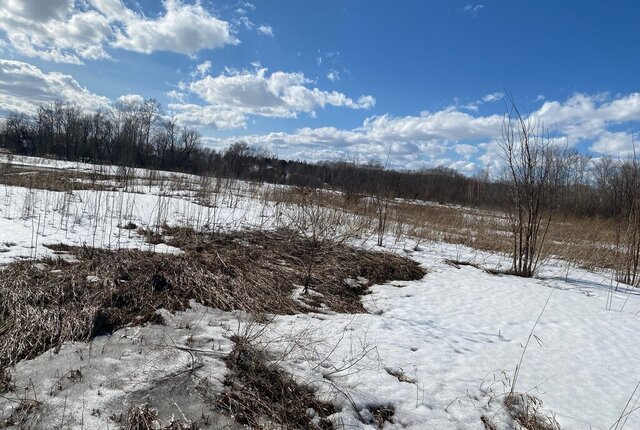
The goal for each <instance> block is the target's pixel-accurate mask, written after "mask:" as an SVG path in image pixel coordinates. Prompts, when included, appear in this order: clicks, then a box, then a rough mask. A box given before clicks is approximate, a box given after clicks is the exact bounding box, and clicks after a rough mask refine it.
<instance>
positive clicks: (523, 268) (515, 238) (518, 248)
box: [499, 100, 562, 277]
mask: <svg viewBox="0 0 640 430" xmlns="http://www.w3.org/2000/svg"><path fill="white" fill-rule="evenodd" d="M499 143H500V147H501V149H502V153H503V156H504V160H505V162H506V173H505V182H506V185H507V190H508V191H507V199H506V203H505V207H504V211H505V214H506V216H507V220H508V222H509V225H510V228H511V235H512V266H513V267H512V270H513V273H514V274H516V275H518V276H524V277H531V276H533V275H534V274H535V272H536V269H537V268H538V265H539V263H540V259H541V257H542V255H543V250H544V245H545V239H546V235H547V231H548V229H549V224H550V223H551V214H552V196H553V194H554V192H555V191H556V190H555V188H557V186H558V185H559V184H557V183H556V181H555V179H556V178H557V177H559V176H560V175H558V172H557V169H559V168H561V164H562V163H561V159H562V155H561V154H560V153H559V152H557V151H555V150H554V148H553V147H552V143H553V141H552V139H551V138H550V137H549V135H548V134H547V131H546V130H545V128H544V126H543V125H542V124H541V123H539V122H538V121H536V120H534V119H532V118H530V117H526V116H523V115H522V114H521V113H520V111H519V110H518V108H517V107H516V105H515V103H514V102H513V100H512V101H511V109H510V112H509V113H508V114H507V115H506V116H505V119H504V123H503V127H502V136H501V138H500V140H499Z"/></svg>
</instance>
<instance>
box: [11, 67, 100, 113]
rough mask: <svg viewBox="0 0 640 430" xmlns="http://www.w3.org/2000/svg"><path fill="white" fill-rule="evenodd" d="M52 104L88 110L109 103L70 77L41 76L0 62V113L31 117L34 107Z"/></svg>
mask: <svg viewBox="0 0 640 430" xmlns="http://www.w3.org/2000/svg"><path fill="white" fill-rule="evenodd" d="M55 100H63V101H67V102H73V103H77V104H78V105H80V106H82V107H83V108H86V109H90V110H95V109H99V108H106V107H108V106H109V99H107V98H106V97H102V96H99V95H97V94H94V93H92V92H90V91H89V90H87V89H86V88H84V87H82V86H81V85H80V84H79V83H78V82H77V81H76V80H75V79H74V78H73V77H72V76H69V75H65V74H62V73H56V72H51V73H45V72H43V71H42V70H40V69H39V68H38V67H36V66H34V65H31V64H28V63H23V62H21V61H12V60H2V59H0V110H2V111H5V112H6V111H18V112H25V113H34V112H35V111H36V110H37V107H38V105H40V104H44V103H51V102H53V101H55Z"/></svg>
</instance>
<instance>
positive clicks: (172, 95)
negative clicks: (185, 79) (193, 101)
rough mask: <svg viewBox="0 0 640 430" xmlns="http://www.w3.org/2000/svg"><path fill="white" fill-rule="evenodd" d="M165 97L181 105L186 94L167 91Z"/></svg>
mask: <svg viewBox="0 0 640 430" xmlns="http://www.w3.org/2000/svg"><path fill="white" fill-rule="evenodd" d="M165 95H166V96H167V97H169V98H170V99H171V100H175V101H177V102H180V103H183V102H184V99H185V98H186V94H184V93H181V92H180V91H176V90H171V91H167V92H166V93H165Z"/></svg>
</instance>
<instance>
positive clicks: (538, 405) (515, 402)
mask: <svg viewBox="0 0 640 430" xmlns="http://www.w3.org/2000/svg"><path fill="white" fill-rule="evenodd" d="M504 405H505V407H506V409H507V411H508V412H509V415H511V418H513V419H514V420H515V421H516V422H517V423H518V424H520V425H521V426H522V427H524V428H525V429H527V430H560V424H558V422H557V421H556V419H555V418H554V417H553V416H550V415H548V414H546V413H545V412H544V411H543V410H542V400H540V399H538V398H537V397H534V396H531V395H529V394H526V393H509V394H508V395H507V396H506V397H505V399H504Z"/></svg>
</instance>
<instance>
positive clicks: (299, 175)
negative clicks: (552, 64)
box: [0, 99, 638, 217]
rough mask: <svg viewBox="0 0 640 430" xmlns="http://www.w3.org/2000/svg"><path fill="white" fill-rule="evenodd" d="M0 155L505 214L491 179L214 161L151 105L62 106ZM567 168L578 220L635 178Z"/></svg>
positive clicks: (6, 137)
mask: <svg viewBox="0 0 640 430" xmlns="http://www.w3.org/2000/svg"><path fill="white" fill-rule="evenodd" d="M0 147H2V148H4V149H5V150H8V151H10V152H12V153H15V154H21V155H32V156H42V157H53V158H61V159H66V160H75V161H86V162H92V163H103V164H114V165H125V166H132V167H145V168H152V169H162V170H170V171H179V172H186V173H194V174H199V175H211V176H216V177H227V178H237V179H244V180H251V181H262V182H270V183H278V184H287V185H295V186H312V187H326V188H331V189H336V190H341V191H343V192H345V193H346V195H347V196H348V197H350V198H357V197H358V196H362V195H372V194H376V195H381V194H382V195H384V196H385V197H389V198H392V197H396V198H405V199H417V200H426V201H434V202H439V203H448V204H460V205H466V206H474V207H483V208H499V207H502V206H503V205H504V203H505V200H504V199H505V193H506V187H507V185H506V184H505V182H504V181H503V180H501V178H490V177H489V175H488V174H487V173H486V172H482V173H481V174H478V175H476V176H473V177H468V176H465V175H462V174H460V173H459V172H457V171H455V170H453V169H450V168H447V167H435V168H431V169H424V170H420V171H395V170H388V169H385V168H384V166H383V165H382V164H381V163H379V162H370V163H366V164H359V163H356V162H351V161H330V162H318V163H309V162H303V161H288V160H282V159H278V158H276V157H274V156H272V155H270V154H268V153H266V152H265V151H263V150H261V149H259V148H253V147H251V146H249V145H247V144H246V143H244V142H241V141H239V142H236V143H234V144H233V145H231V146H230V147H229V148H227V149H226V150H224V151H216V150H214V149H212V148H208V147H205V146H203V145H202V142H201V136H200V133H199V132H198V131H197V130H196V129H195V128H192V127H186V126H180V125H179V124H178V123H177V122H176V121H175V119H172V118H168V117H167V116H166V115H164V113H163V112H162V109H161V106H160V104H159V103H158V102H157V101H156V100H154V99H149V100H145V101H144V102H137V103H136V102H134V103H118V104H117V105H116V106H115V108H114V109H113V110H110V111H98V112H87V111H84V110H83V109H81V108H80V107H79V106H77V105H74V104H68V103H62V102H55V103H52V104H48V105H43V106H40V107H39V109H38V111H37V113H36V114H34V115H26V114H10V115H9V116H7V117H6V118H5V120H4V122H3V124H2V126H1V127H0ZM562 165H563V168H562V169H561V170H560V171H559V173H558V177H557V178H556V179H555V181H554V182H553V186H554V187H555V190H556V192H555V193H554V195H555V196H556V197H555V202H554V206H555V208H556V209H557V210H558V211H560V212H563V213H565V214H573V215H589V216H595V215H597V216H605V217H611V216H616V215H617V213H618V212H619V209H618V208H619V206H620V205H621V204H622V203H621V202H623V201H624V200H625V198H626V194H628V192H630V190H628V187H629V186H630V184H632V183H634V182H631V180H630V178H629V175H630V174H632V173H633V174H635V175H637V174H638V172H637V170H638V169H637V164H636V163H634V162H633V160H627V161H617V160H613V159H611V158H602V159H598V160H592V159H591V158H590V157H588V156H586V155H583V154H580V153H578V152H576V151H573V150H568V151H564V154H563V160H562ZM632 191H633V190H632Z"/></svg>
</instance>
